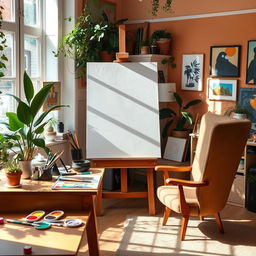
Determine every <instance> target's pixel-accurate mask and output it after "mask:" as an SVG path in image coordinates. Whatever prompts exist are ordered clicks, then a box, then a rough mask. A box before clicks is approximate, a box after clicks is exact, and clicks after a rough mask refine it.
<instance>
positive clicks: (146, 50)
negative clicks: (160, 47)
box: [140, 40, 150, 54]
mask: <svg viewBox="0 0 256 256" xmlns="http://www.w3.org/2000/svg"><path fill="white" fill-rule="evenodd" d="M149 46H150V42H149V40H145V41H142V43H141V48H140V54H149Z"/></svg>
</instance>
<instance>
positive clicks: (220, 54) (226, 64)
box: [210, 45, 241, 77]
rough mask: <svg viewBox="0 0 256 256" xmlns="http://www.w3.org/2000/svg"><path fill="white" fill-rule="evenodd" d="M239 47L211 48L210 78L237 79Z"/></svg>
mask: <svg viewBox="0 0 256 256" xmlns="http://www.w3.org/2000/svg"><path fill="white" fill-rule="evenodd" d="M240 49H241V46H240V45H224V46H211V52H210V76H212V77H239V72H240Z"/></svg>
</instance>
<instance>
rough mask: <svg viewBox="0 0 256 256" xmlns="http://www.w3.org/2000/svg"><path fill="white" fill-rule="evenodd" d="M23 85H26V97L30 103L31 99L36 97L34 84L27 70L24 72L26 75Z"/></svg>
mask: <svg viewBox="0 0 256 256" xmlns="http://www.w3.org/2000/svg"><path fill="white" fill-rule="evenodd" d="M23 85H24V92H25V96H26V99H27V101H28V103H29V104H30V101H31V100H32V99H33V97H34V86H33V83H32V81H31V79H30V77H29V76H28V74H27V72H26V71H25V72H24V76H23Z"/></svg>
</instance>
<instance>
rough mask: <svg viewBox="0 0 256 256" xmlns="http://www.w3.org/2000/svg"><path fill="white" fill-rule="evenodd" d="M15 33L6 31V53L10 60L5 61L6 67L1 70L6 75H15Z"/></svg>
mask: <svg viewBox="0 0 256 256" xmlns="http://www.w3.org/2000/svg"><path fill="white" fill-rule="evenodd" d="M13 37H14V36H13V34H11V33H8V32H5V38H6V45H7V47H6V48H5V49H4V54H5V55H6V57H7V58H8V61H7V62H5V65H6V69H3V70H1V71H2V72H4V75H5V76H8V77H14V51H13V49H14V38H13Z"/></svg>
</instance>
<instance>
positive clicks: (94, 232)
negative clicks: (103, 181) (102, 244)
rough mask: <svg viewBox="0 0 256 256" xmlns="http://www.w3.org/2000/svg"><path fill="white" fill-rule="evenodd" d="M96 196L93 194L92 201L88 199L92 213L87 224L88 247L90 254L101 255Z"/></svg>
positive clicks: (93, 255) (92, 255)
mask: <svg viewBox="0 0 256 256" xmlns="http://www.w3.org/2000/svg"><path fill="white" fill-rule="evenodd" d="M94 197H95V196H92V197H91V198H90V201H89V200H88V203H89V204H90V205H89V206H90V210H91V214H90V217H89V219H88V222H87V226H86V234H87V241H88V248H89V254H90V256H99V255H100V250H99V240H98V228H97V222H96V221H97V220H96V214H95V205H94V201H95V198H94Z"/></svg>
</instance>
